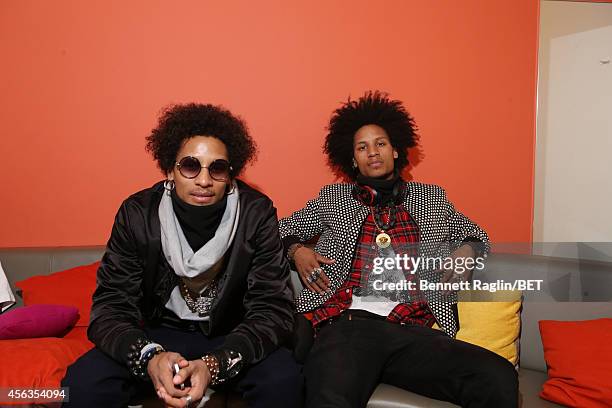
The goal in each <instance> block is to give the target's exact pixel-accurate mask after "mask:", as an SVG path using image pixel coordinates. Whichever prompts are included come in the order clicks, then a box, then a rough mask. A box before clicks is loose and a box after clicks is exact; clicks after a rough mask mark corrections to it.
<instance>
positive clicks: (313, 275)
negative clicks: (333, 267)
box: [310, 270, 319, 282]
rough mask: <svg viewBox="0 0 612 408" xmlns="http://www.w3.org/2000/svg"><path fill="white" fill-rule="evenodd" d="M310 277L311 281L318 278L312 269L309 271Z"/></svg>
mask: <svg viewBox="0 0 612 408" xmlns="http://www.w3.org/2000/svg"><path fill="white" fill-rule="evenodd" d="M310 279H311V281H312V282H315V281H316V280H317V279H319V274H318V273H317V272H316V270H313V271H312V272H311V273H310Z"/></svg>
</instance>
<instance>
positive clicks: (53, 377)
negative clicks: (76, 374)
mask: <svg viewBox="0 0 612 408" xmlns="http://www.w3.org/2000/svg"><path fill="white" fill-rule="evenodd" d="M92 347H93V344H91V343H90V342H89V341H87V340H83V339H76V338H63V339H60V338H57V337H43V338H38V339H22V340H3V341H0V355H1V356H2V369H1V370H0V388H21V389H24V388H59V386H60V383H61V381H62V378H64V375H66V369H67V368H68V366H69V365H70V364H72V363H74V362H75V361H76V359H77V358H79V357H80V356H81V355H83V354H84V353H85V352H87V351H88V350H89V349H91V348H92Z"/></svg>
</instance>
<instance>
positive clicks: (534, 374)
mask: <svg viewBox="0 0 612 408" xmlns="http://www.w3.org/2000/svg"><path fill="white" fill-rule="evenodd" d="M547 378H548V376H547V375H546V373H543V372H541V371H536V370H529V369H525V368H521V369H520V370H519V390H520V392H521V400H522V405H521V406H522V407H525V408H558V407H561V406H562V405H558V404H555V403H553V402H550V401H546V400H544V399H542V398H540V397H539V395H540V391H541V390H542V384H544V381H546V379H547Z"/></svg>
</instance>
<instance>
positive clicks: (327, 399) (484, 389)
mask: <svg viewBox="0 0 612 408" xmlns="http://www.w3.org/2000/svg"><path fill="white" fill-rule="evenodd" d="M351 313H353V312H351V311H347V312H345V313H344V314H343V315H342V317H341V318H339V319H338V320H336V321H333V322H332V323H329V324H327V325H325V326H323V327H322V328H321V329H320V330H319V331H318V334H317V337H316V338H315V342H314V345H313V347H312V349H311V351H310V354H309V355H308V358H307V360H306V363H305V366H304V374H305V376H306V406H307V407H308V408H331V407H334V408H345V407H346V408H359V407H365V406H366V404H367V402H368V399H369V398H370V396H371V395H372V393H373V391H374V389H375V388H376V385H377V384H378V383H386V384H390V385H394V386H396V387H400V388H403V389H406V390H409V391H412V392H415V393H417V394H421V395H425V396H427V397H431V398H435V399H439V400H445V401H450V402H453V403H455V404H458V405H461V406H462V407H469V408H475V407H487V408H491V407H494V408H505V407H508V408H510V407H512V408H516V407H517V406H518V377H517V373H516V370H515V369H514V367H513V366H512V364H511V363H510V362H508V360H506V359H505V358H503V357H500V356H498V355H497V354H495V353H493V352H491V351H488V350H486V349H484V348H482V347H478V346H475V345H472V344H469V343H466V342H463V341H460V340H455V339H452V338H450V337H448V336H447V335H445V334H444V333H442V332H440V331H438V330H434V329H430V328H427V327H420V326H409V325H406V326H402V325H398V324H394V323H389V322H386V321H384V320H379V319H372V318H366V317H365V316H366V315H371V314H369V313H367V312H363V311H358V312H355V313H354V315H353V317H352V318H351V319H350V320H349V315H351ZM372 316H374V315H372Z"/></svg>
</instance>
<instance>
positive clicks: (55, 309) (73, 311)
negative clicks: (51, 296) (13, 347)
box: [0, 305, 79, 340]
mask: <svg viewBox="0 0 612 408" xmlns="http://www.w3.org/2000/svg"><path fill="white" fill-rule="evenodd" d="M78 318H79V311H78V309H77V308H76V307H74V306H60V305H32V306H25V307H19V308H17V309H14V310H11V311H10V312H7V313H3V314H2V315H0V340H10V339H29V338H33V337H62V336H64V335H65V334H66V333H67V332H68V330H70V329H71V328H72V326H74V324H75V323H76V321H77V320H78Z"/></svg>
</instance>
